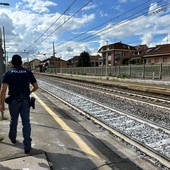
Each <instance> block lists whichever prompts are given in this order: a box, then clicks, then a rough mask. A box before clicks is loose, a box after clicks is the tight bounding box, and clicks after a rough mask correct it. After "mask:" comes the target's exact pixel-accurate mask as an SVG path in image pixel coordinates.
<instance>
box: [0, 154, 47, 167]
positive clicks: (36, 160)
mask: <svg viewBox="0 0 170 170" xmlns="http://www.w3.org/2000/svg"><path fill="white" fill-rule="evenodd" d="M0 170H50V168H49V166H48V162H47V159H46V156H45V154H39V155H34V156H26V157H22V158H16V159H12V160H8V161H3V162H0Z"/></svg>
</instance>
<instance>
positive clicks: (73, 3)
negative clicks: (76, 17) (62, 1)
mask: <svg viewBox="0 0 170 170" xmlns="http://www.w3.org/2000/svg"><path fill="white" fill-rule="evenodd" d="M76 1H77V0H74V1H73V2H72V3H71V4H70V5H69V7H67V8H66V10H65V11H64V12H63V13H62V14H61V15H60V16H59V17H58V18H57V19H56V20H55V21H54V22H53V23H52V24H51V25H50V26H49V27H48V28H47V29H46V30H45V31H44V32H43V33H42V34H41V35H40V36H39V37H38V38H37V39H36V40H35V41H34V42H33V43H32V44H31V45H30V46H28V47H27V48H26V49H25V51H26V50H27V49H29V48H30V47H31V46H33V45H34V44H35V43H36V42H37V41H38V40H39V39H40V38H41V37H42V36H43V35H44V34H45V33H46V32H47V31H48V30H49V29H50V28H51V27H52V26H53V25H54V24H55V23H56V22H57V21H58V20H59V19H60V18H61V17H62V16H63V15H64V14H65V13H66V12H67V11H68V10H69V9H70V8H71V6H72V5H73V4H74V3H75V2H76Z"/></svg>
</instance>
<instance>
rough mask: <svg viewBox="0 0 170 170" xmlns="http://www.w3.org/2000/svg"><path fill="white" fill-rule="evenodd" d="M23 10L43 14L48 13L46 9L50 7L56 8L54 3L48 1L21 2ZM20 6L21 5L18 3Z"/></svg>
mask: <svg viewBox="0 0 170 170" xmlns="http://www.w3.org/2000/svg"><path fill="white" fill-rule="evenodd" d="M23 2H24V3H26V4H24V6H25V9H27V8H28V9H31V10H32V11H35V12H37V13H44V12H49V9H48V7H50V6H57V4H56V3H54V2H52V1H48V0H46V1H45V0H38V1H37V0H23ZM20 5H21V3H20Z"/></svg>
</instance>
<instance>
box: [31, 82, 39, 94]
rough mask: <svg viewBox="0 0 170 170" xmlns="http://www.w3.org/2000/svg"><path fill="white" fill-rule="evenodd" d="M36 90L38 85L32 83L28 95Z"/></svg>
mask: <svg viewBox="0 0 170 170" xmlns="http://www.w3.org/2000/svg"><path fill="white" fill-rule="evenodd" d="M37 89H38V84H37V82H36V83H32V89H31V90H30V93H32V92H34V91H36V90H37Z"/></svg>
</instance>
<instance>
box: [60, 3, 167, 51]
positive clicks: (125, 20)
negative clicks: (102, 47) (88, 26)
mask: <svg viewBox="0 0 170 170" xmlns="http://www.w3.org/2000/svg"><path fill="white" fill-rule="evenodd" d="M168 5H169V3H168V4H166V5H162V6H160V7H161V8H162V7H164V8H165V7H166V6H168ZM160 7H158V8H157V9H154V10H152V11H153V12H154V11H156V10H159V9H160ZM145 9H147V8H145ZM145 9H143V10H145ZM143 10H140V11H139V12H137V13H140V12H141V11H143ZM152 11H151V12H152ZM137 13H135V15H136V14H137ZM144 14H147V12H145V13H142V15H144ZM142 15H141V14H140V15H138V16H135V17H132V18H131V19H135V18H137V17H140V16H142ZM131 16H134V14H132V15H131ZM131 16H130V17H131ZM130 17H127V18H125V19H124V20H123V21H121V22H119V23H116V24H114V25H112V27H109V28H105V29H102V30H100V31H98V32H96V33H94V34H92V35H90V36H88V37H85V38H83V39H80V40H79V41H78V42H81V41H83V42H82V43H80V44H83V43H84V42H87V41H85V40H86V39H89V38H91V37H94V36H96V35H98V34H100V33H102V32H104V31H106V30H108V29H111V28H113V26H117V25H120V24H122V23H125V22H129V21H127V19H129V18H130ZM107 33H108V32H107ZM70 45H71V44H69V45H67V46H65V48H66V47H69V46H70ZM62 49H63V48H60V49H59V50H58V51H61V50H62Z"/></svg>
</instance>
